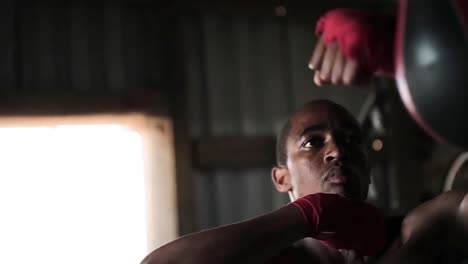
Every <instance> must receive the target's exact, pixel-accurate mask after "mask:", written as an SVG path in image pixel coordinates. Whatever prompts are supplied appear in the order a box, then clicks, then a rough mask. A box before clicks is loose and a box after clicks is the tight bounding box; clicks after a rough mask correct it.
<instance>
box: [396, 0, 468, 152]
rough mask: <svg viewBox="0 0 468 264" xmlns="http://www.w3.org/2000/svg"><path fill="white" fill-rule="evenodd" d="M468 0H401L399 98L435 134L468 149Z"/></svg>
mask: <svg viewBox="0 0 468 264" xmlns="http://www.w3.org/2000/svg"><path fill="white" fill-rule="evenodd" d="M467 15H468V0H458V1H457V0H455V1H452V0H400V3H399V14H398V21H397V33H396V43H395V44H396V46H395V49H396V50H395V62H396V64H395V66H396V79H397V83H398V89H399V91H400V95H401V98H402V100H403V102H404V104H405V106H406V107H407V109H408V111H409V112H410V114H411V115H412V117H413V118H414V119H415V120H416V122H417V123H419V125H420V126H421V127H423V129H424V130H426V131H427V132H428V133H429V134H431V135H432V136H433V137H435V138H438V139H443V140H446V141H448V142H451V143H453V144H456V145H459V146H462V147H464V148H468V16H467Z"/></svg>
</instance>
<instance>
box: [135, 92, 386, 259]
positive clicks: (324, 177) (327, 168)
mask: <svg viewBox="0 0 468 264" xmlns="http://www.w3.org/2000/svg"><path fill="white" fill-rule="evenodd" d="M362 137H363V135H362V133H361V129H360V127H359V125H358V123H357V121H356V120H355V118H354V117H352V115H351V114H350V113H349V112H348V111H347V110H346V109H344V108H343V107H342V106H340V105H338V104H336V103H333V102H330V101H326V100H319V101H313V102H310V103H308V104H306V105H304V106H303V107H302V108H300V109H298V110H297V111H296V112H294V113H293V114H292V115H291V116H290V118H289V119H288V120H287V122H286V123H285V125H284V127H283V129H282V131H281V133H280V135H279V137H278V141H277V166H275V167H274V168H273V169H272V173H271V174H272V179H273V182H274V184H275V187H276V189H277V190H278V191H280V192H283V193H289V196H290V198H291V200H292V202H291V203H290V204H288V205H286V206H284V207H282V208H280V209H278V210H275V211H273V212H271V213H268V214H265V215H261V216H258V217H255V218H253V219H250V220H247V221H244V222H240V223H235V224H232V225H226V226H223V227H218V228H214V229H211V230H206V231H202V232H199V233H195V234H191V235H188V236H185V237H182V238H179V239H177V240H175V241H173V242H171V243H169V244H167V245H164V246H162V247H160V248H158V249H156V250H155V251H153V252H152V253H151V254H150V255H149V256H148V257H147V258H145V259H144V260H143V262H142V263H144V264H155V263H350V262H351V261H354V262H353V263H362V262H363V261H364V259H365V258H364V256H373V255H377V254H379V252H380V251H381V250H382V249H383V247H384V245H385V244H386V241H387V240H386V229H385V224H384V219H383V216H382V214H381V213H380V211H379V210H378V209H377V208H375V207H373V206H372V205H370V204H367V203H366V202H364V200H365V199H366V197H367V192H368V187H369V184H370V167H369V164H368V159H367V156H366V152H365V146H364V144H363V138H362Z"/></svg>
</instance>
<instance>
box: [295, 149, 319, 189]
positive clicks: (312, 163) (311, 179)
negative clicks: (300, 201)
mask: <svg viewBox="0 0 468 264" xmlns="http://www.w3.org/2000/svg"><path fill="white" fill-rule="evenodd" d="M319 161H320V159H318V158H317V157H309V156H308V155H297V156H296V157H294V158H293V159H291V163H290V164H289V166H290V167H289V171H290V173H291V183H292V187H293V190H294V192H295V193H296V195H297V196H298V197H301V196H304V195H307V194H311V193H317V192H321V191H322V190H321V181H320V176H321V168H322V165H321V163H320V162H319Z"/></svg>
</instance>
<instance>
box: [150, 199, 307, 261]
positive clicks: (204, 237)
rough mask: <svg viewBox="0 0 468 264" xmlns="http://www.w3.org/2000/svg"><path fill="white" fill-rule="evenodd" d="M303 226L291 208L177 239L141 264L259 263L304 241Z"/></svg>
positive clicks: (299, 214) (303, 221) (300, 218)
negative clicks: (299, 241) (295, 243)
mask: <svg viewBox="0 0 468 264" xmlns="http://www.w3.org/2000/svg"><path fill="white" fill-rule="evenodd" d="M307 229H308V227H307V224H306V221H305V220H304V217H303V216H302V213H301V211H300V210H299V209H298V208H296V207H295V206H293V205H288V206H285V207H282V208H280V209H279V210H276V211H274V212H272V213H268V214H265V215H262V216H259V217H256V218H253V219H251V220H247V221H244V222H240V223H236V224H231V225H226V226H222V227H218V228H214V229H210V230H206V231H202V232H199V233H195V234H191V235H187V236H184V237H182V238H179V239H177V240H175V241H173V242H171V243H169V244H166V245H164V246H162V247H160V248H158V249H156V250H154V251H153V252H152V253H151V254H150V255H148V257H146V258H145V259H144V260H143V262H142V264H160V263H263V262H265V261H267V260H268V259H270V258H271V257H273V256H274V255H276V254H278V253H279V252H280V251H281V250H282V249H284V248H286V247H288V246H289V245H291V244H293V243H294V242H295V241H298V240H300V239H302V238H304V236H305V234H306V233H307Z"/></svg>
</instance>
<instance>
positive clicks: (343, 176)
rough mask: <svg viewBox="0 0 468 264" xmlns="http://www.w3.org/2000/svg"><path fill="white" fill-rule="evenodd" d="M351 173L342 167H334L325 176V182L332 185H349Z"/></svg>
mask: <svg viewBox="0 0 468 264" xmlns="http://www.w3.org/2000/svg"><path fill="white" fill-rule="evenodd" d="M348 174H349V173H346V171H345V170H343V168H341V167H337V166H333V167H331V168H330V169H329V170H328V171H327V173H326V174H325V177H324V181H326V182H329V183H331V184H336V185H342V184H345V183H347V182H348V181H349V180H350V179H349V175H348Z"/></svg>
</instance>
